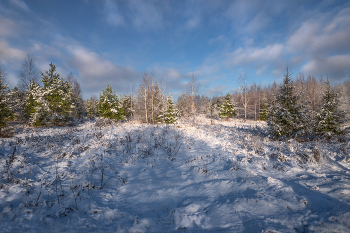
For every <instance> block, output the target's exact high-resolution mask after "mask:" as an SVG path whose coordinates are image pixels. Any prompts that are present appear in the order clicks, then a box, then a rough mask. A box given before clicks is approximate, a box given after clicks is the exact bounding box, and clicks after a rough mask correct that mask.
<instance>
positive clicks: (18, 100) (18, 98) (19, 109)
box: [8, 87, 26, 121]
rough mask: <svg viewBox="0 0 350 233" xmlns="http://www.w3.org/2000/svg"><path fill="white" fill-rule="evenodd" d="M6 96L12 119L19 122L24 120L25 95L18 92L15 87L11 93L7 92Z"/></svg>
mask: <svg viewBox="0 0 350 233" xmlns="http://www.w3.org/2000/svg"><path fill="white" fill-rule="evenodd" d="M8 96H9V97H8V99H9V106H10V109H11V111H12V112H13V119H14V120H15V119H16V120H19V121H23V120H25V118H26V117H25V113H26V112H25V102H24V96H25V93H24V92H22V91H20V90H19V89H18V88H17V87H15V88H13V89H12V90H11V91H9V93H8Z"/></svg>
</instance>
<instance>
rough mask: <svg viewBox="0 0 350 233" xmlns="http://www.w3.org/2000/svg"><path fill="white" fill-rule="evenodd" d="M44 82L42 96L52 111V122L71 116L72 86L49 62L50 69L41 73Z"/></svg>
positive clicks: (58, 121) (66, 119) (65, 119)
mask: <svg viewBox="0 0 350 233" xmlns="http://www.w3.org/2000/svg"><path fill="white" fill-rule="evenodd" d="M41 76H42V77H41V81H42V83H43V84H44V96H45V99H46V100H47V102H48V104H49V108H50V110H51V111H52V123H53V124H59V123H65V122H67V121H68V120H71V119H72V118H73V116H72V113H73V111H74V108H75V107H76V106H75V105H74V103H73V100H72V86H71V85H70V84H69V82H68V81H65V80H64V78H62V77H60V75H59V74H58V73H57V72H56V66H55V65H53V64H52V63H50V69H49V70H48V71H45V73H41Z"/></svg>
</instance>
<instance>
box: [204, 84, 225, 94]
mask: <svg viewBox="0 0 350 233" xmlns="http://www.w3.org/2000/svg"><path fill="white" fill-rule="evenodd" d="M226 90H227V86H224V85H220V86H214V87H212V88H209V89H207V90H206V91H205V94H206V95H208V96H222V95H224V94H225V91H226Z"/></svg>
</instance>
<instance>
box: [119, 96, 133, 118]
mask: <svg viewBox="0 0 350 233" xmlns="http://www.w3.org/2000/svg"><path fill="white" fill-rule="evenodd" d="M120 102H121V104H122V106H123V110H124V112H123V114H124V116H125V117H131V116H132V112H133V110H131V103H132V102H131V96H127V95H125V94H124V96H123V97H122V98H120Z"/></svg>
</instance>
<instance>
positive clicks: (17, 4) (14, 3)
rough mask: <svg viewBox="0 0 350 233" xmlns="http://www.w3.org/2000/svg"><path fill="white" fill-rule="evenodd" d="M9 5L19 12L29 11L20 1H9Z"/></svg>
mask: <svg viewBox="0 0 350 233" xmlns="http://www.w3.org/2000/svg"><path fill="white" fill-rule="evenodd" d="M10 3H11V5H13V6H15V7H17V8H19V9H21V10H24V11H30V9H29V7H28V5H27V4H26V3H25V2H23V1H21V0H10Z"/></svg>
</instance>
